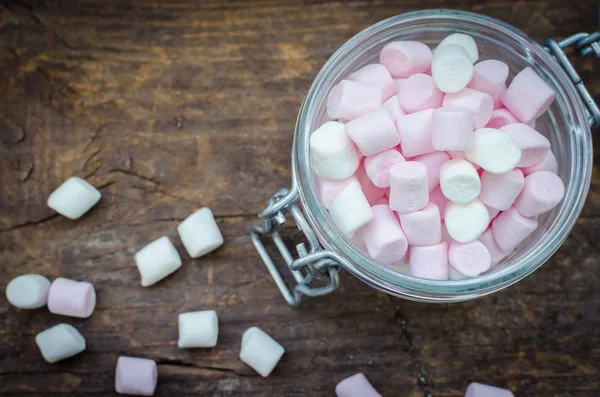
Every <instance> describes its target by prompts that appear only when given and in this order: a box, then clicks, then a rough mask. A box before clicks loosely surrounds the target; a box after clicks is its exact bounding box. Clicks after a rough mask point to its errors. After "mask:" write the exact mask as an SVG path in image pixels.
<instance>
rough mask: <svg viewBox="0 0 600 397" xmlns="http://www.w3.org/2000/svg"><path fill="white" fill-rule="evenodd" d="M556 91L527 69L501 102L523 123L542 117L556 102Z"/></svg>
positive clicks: (510, 86) (521, 72)
mask: <svg viewBox="0 0 600 397" xmlns="http://www.w3.org/2000/svg"><path fill="white" fill-rule="evenodd" d="M554 96H555V93H554V90H552V88H550V86H549V85H548V84H547V83H546V82H545V81H544V80H542V78H541V77H540V76H538V74H537V73H536V72H535V71H534V70H533V69H531V68H530V67H526V68H525V69H523V70H521V71H520V72H519V73H518V74H517V75H516V76H515V77H514V78H513V80H512V82H511V83H510V85H509V86H508V88H507V89H506V92H505V93H504V94H503V95H502V97H501V100H502V104H503V105H504V107H506V108H507V109H508V110H510V111H511V113H512V114H514V115H515V116H516V117H517V118H518V119H519V120H520V121H521V122H522V123H526V124H527V123H529V122H530V121H531V120H533V119H536V118H538V117H540V116H541V115H542V114H543V113H544V112H545V111H546V110H548V108H549V107H550V105H551V104H552V102H553V101H554Z"/></svg>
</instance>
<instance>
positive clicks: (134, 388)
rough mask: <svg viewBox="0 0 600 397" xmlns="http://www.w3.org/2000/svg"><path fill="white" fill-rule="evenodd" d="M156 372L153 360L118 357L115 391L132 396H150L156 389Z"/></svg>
mask: <svg viewBox="0 0 600 397" xmlns="http://www.w3.org/2000/svg"><path fill="white" fill-rule="evenodd" d="M157 377H158V372H157V369H156V363H155V362H154V361H153V360H147V359H144V358H135V357H125V356H121V357H119V359H118V361H117V369H116V374H115V389H116V391H117V393H120V394H129V395H133V396H152V395H154V390H155V389H156V383H157Z"/></svg>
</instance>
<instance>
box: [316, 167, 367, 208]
mask: <svg viewBox="0 0 600 397" xmlns="http://www.w3.org/2000/svg"><path fill="white" fill-rule="evenodd" d="M315 179H316V181H317V186H318V187H319V197H320V198H321V201H322V202H323V205H324V206H325V208H327V209H330V208H331V206H332V205H333V201H334V200H335V198H336V197H337V196H338V194H340V192H341V191H342V190H344V189H345V188H346V186H348V185H349V184H350V182H352V181H356V182H358V179H356V176H354V175H351V176H350V177H348V178H346V179H327V178H323V177H322V176H319V175H317V174H315Z"/></svg>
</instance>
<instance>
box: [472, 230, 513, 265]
mask: <svg viewBox="0 0 600 397" xmlns="http://www.w3.org/2000/svg"><path fill="white" fill-rule="evenodd" d="M478 241H480V242H481V243H482V244H483V245H485V248H487V250H488V252H489V253H490V259H491V266H495V265H496V264H498V263H499V262H500V261H501V260H502V259H504V258H506V257H507V256H508V254H510V251H504V250H503V249H502V248H500V247H498V244H496V240H494V234H493V232H492V227H491V226H490V227H488V228H487V229H486V230H485V232H483V234H482V235H481V236H479V239H478Z"/></svg>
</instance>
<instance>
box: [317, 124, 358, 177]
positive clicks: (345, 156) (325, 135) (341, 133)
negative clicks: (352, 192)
mask: <svg viewBox="0 0 600 397" xmlns="http://www.w3.org/2000/svg"><path fill="white" fill-rule="evenodd" d="M310 157H311V160H312V163H313V170H314V171H315V173H316V174H317V175H320V176H322V177H324V178H329V179H345V178H348V177H349V176H350V175H352V174H354V171H356V169H357V168H358V164H359V159H358V153H357V151H356V147H355V146H354V143H353V142H352V140H351V139H350V137H349V136H348V134H346V126H345V125H344V124H342V123H338V122H337V121H329V122H327V123H325V124H323V125H322V126H321V127H319V128H318V129H317V130H316V131H315V132H313V133H312V135H311V136H310Z"/></svg>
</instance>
